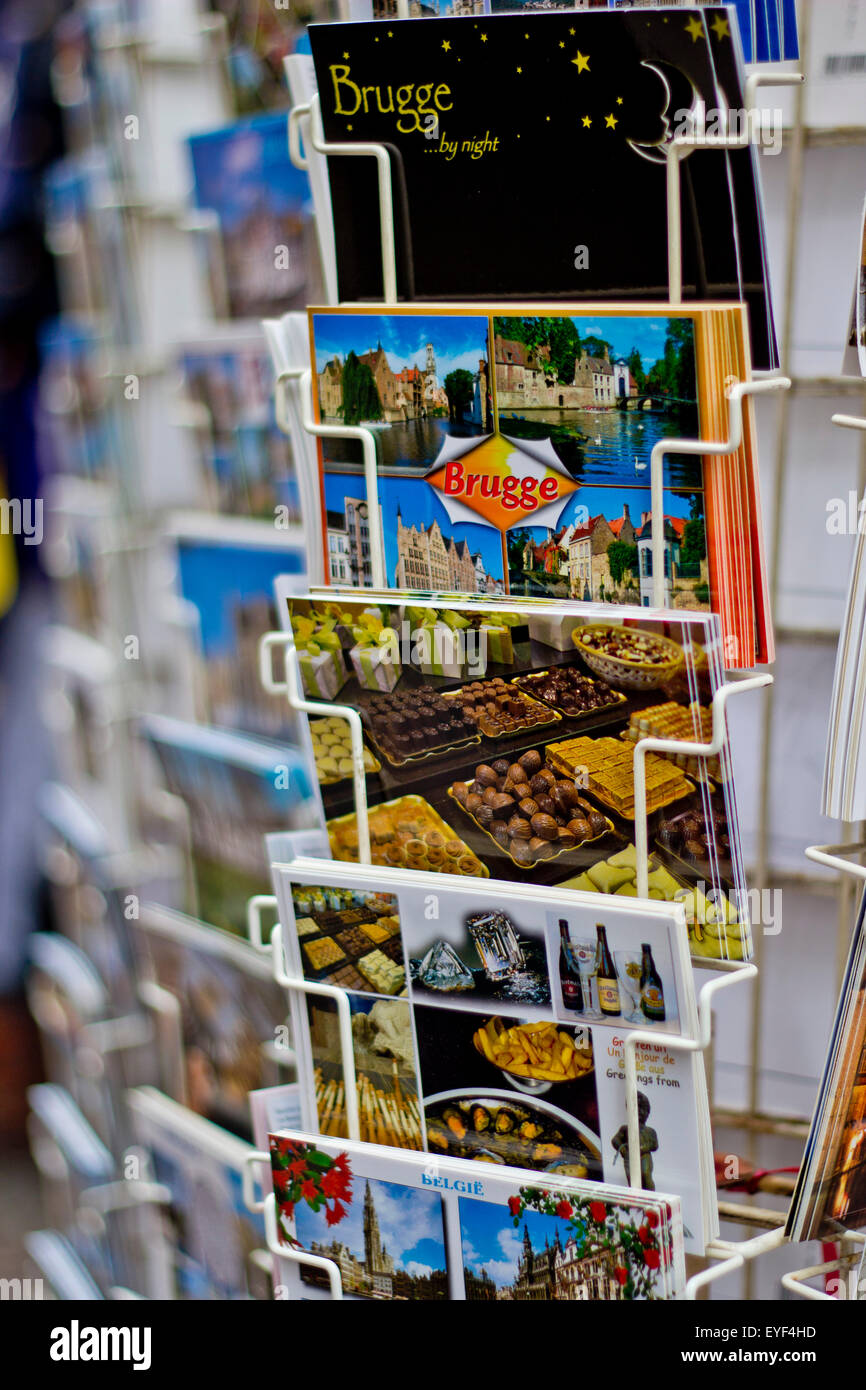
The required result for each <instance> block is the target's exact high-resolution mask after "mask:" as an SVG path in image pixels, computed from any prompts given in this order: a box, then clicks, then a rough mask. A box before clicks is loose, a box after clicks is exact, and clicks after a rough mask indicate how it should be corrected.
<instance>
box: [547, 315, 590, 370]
mask: <svg viewBox="0 0 866 1390" xmlns="http://www.w3.org/2000/svg"><path fill="white" fill-rule="evenodd" d="M547 343H548V346H549V348H550V365H551V367H552V368H553V370H554V371H555V372H556V379H557V381H561V382H562V383H563V385H565V386H570V385H571V384H572V382H573V381H574V363H575V359H576V358H578V357H580V356H581V355H582V353H581V344H580V334H579V333H578V331H577V329H576V328H575V326H574V322H573V320H572V319H569V318H554V319H549V320H548V325H547Z"/></svg>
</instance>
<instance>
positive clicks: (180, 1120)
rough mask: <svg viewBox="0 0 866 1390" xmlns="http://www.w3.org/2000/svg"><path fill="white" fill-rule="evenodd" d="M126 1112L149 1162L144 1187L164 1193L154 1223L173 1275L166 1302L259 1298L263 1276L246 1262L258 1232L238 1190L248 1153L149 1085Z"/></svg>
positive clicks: (258, 1243) (258, 1223) (259, 1244)
mask: <svg viewBox="0 0 866 1390" xmlns="http://www.w3.org/2000/svg"><path fill="white" fill-rule="evenodd" d="M129 1105H130V1108H131V1110H132V1112H133V1115H134V1117H135V1121H136V1126H137V1130H138V1136H139V1141H140V1142H141V1143H142V1144H143V1145H144V1147H145V1148H146V1149H147V1151H148V1153H149V1155H150V1159H151V1174H150V1176H151V1180H152V1181H154V1182H159V1183H164V1184H165V1186H166V1187H167V1188H168V1189H169V1191H170V1193H171V1203H170V1205H169V1206H168V1207H165V1208H162V1209H161V1210H160V1221H159V1225H160V1238H161V1241H162V1242H163V1243H164V1245H165V1246H166V1247H167V1249H168V1252H169V1256H170V1259H171V1263H172V1265H173V1271H174V1289H173V1291H172V1292H171V1293H170V1294H168V1295H167V1296H168V1297H173V1298H179V1299H192V1300H210V1299H213V1300H218V1301H221V1302H227V1301H234V1300H244V1299H248V1298H253V1297H257V1296H260V1291H261V1284H262V1280H263V1275H262V1272H261V1270H260V1269H259V1268H258V1267H257V1265H256V1264H255V1263H254V1262H253V1260H252V1259H251V1256H252V1255H253V1252H254V1251H256V1250H261V1249H262V1248H263V1246H264V1228H263V1224H262V1219H261V1216H259V1215H258V1214H255V1213H252V1212H250V1211H249V1210H248V1209H247V1206H246V1204H245V1202H244V1198H243V1186H242V1173H243V1168H244V1164H245V1161H246V1158H247V1156H248V1154H250V1153H253V1152H254V1150H253V1149H252V1146H251V1145H249V1144H245V1143H243V1142H242V1140H240V1139H238V1138H236V1137H235V1135H233V1134H228V1133H227V1132H226V1131H225V1130H222V1129H219V1128H218V1127H217V1126H216V1125H214V1124H211V1123H210V1121H208V1120H204V1119H202V1117H201V1116H200V1115H194V1114H192V1112H191V1111H189V1110H187V1109H186V1108H185V1107H184V1106H182V1105H177V1104H176V1103H175V1101H173V1100H169V1098H168V1097H167V1096H163V1095H161V1094H160V1092H159V1091H155V1090H153V1088H152V1087H150V1086H141V1087H138V1088H136V1089H135V1090H133V1091H130V1092H129ZM163 1296H166V1295H163Z"/></svg>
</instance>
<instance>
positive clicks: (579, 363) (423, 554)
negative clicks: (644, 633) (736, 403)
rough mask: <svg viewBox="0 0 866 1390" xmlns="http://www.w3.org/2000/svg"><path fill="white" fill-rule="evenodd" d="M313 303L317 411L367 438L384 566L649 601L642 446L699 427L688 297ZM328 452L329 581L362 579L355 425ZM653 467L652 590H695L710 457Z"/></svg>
mask: <svg viewBox="0 0 866 1390" xmlns="http://www.w3.org/2000/svg"><path fill="white" fill-rule="evenodd" d="M311 319H312V333H313V349H314V360H315V369H316V395H317V404H318V409H319V418H320V419H321V420H323V421H324V422H325V423H327V424H329V425H337V426H339V425H340V424H343V425H346V426H350V427H355V426H358V425H360V426H363V427H364V428H367V429H369V430H370V432H371V434H372V435H373V437H374V439H375V442H376V450H377V457H378V475H379V482H378V494H379V506H380V509H381V519H382V530H383V536H384V543H385V569H386V574H387V578H388V583H389V584H390V585H392V586H394V587H400V588H428V589H431V588H432V589H437V588H453V589H459V590H468V591H470V592H486V593H502V592H511V593H514V594H519V595H521V596H532V595H537V596H546V597H559V598H566V597H572V598H580V599H584V600H588V601H589V600H592V601H597V602H608V603H618V604H635V603H637V604H642V605H644V606H648V605H650V604H651V603H652V596H653V573H652V560H653V557H652V525H653V523H652V516H651V502H650V461H651V456H652V451H653V448H654V446H655V445H656V444H657V443H658V442H659V441H660V440H665V439H669V440H672V441H673V440H677V439H689V438H694V437H695V436H696V435H697V434H698V433H699V428H700V420H699V407H698V387H697V372H696V362H695V328H694V322H693V319H692V318H691V316H690V315H689V314H688V313H687V312H684V313H682V314H680V315H671V314H662V313H659V314H654V313H643V314H641V313H635V312H633V311H630V312H627V313H626V312H622V311H617V310H608V309H606V308H595V309H593V310H591V311H589V312H587V313H584V314H579V315H562V314H555V313H546V312H539V313H535V314H532V315H527V314H518V313H499V314H496V315H492V316H490V317H488V316H486V315H481V314H479V315H455V314H454V313H449V312H448V311H443V312H436V311H435V310H426V311H425V312H424V313H422V314H416V313H405V314H403V313H397V312H394V311H391V312H389V313H387V314H369V313H362V312H360V311H359V312H353V311H347V310H336V311H334V312H323V311H315V312H314V313H312V314H311ZM321 458H322V472H323V479H322V481H323V494H324V502H325V509H326V529H327V552H328V562H329V569H330V578H331V581H332V582H334V583H352V584H359V583H369V582H370V577H371V566H370V555H369V537H368V526H367V521H368V517H367V498H366V489H365V485H364V478H363V465H362V454H361V447H360V444H359V442H358V441H356V440H344V439H339V438H338V439H333V438H331V439H327V440H324V441H322V449H321ZM663 476H664V486H665V496H664V518H663V526H664V567H665V569H664V596H665V603H666V604H667V605H669V606H672V607H684V608H685V607H688V608H692V609H694V608H698V609H701V608H708V607H710V606H711V595H710V587H709V570H708V563H707V544H706V530H705V523H704V482H703V461H702V460H701V459H700V458H695V457H689V456H687V455H683V454H677V453H676V452H672V453H670V454H668V455H666V456H665V459H664V469H663Z"/></svg>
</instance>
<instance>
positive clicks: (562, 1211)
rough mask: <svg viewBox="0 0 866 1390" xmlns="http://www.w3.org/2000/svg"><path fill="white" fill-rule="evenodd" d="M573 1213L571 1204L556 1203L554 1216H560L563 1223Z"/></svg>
mask: <svg viewBox="0 0 866 1390" xmlns="http://www.w3.org/2000/svg"><path fill="white" fill-rule="evenodd" d="M573 1211H574V1207H573V1206H572V1205H571V1202H558V1203H557V1205H556V1214H557V1216H561V1217H562V1219H563V1221H567V1220H568V1218H569V1217H570V1216H571V1214H572V1212H573Z"/></svg>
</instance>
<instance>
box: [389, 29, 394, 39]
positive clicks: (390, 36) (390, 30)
mask: <svg viewBox="0 0 866 1390" xmlns="http://www.w3.org/2000/svg"><path fill="white" fill-rule="evenodd" d="M393 37H394V30H393V29H389V30H388V38H389V39H393Z"/></svg>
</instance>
